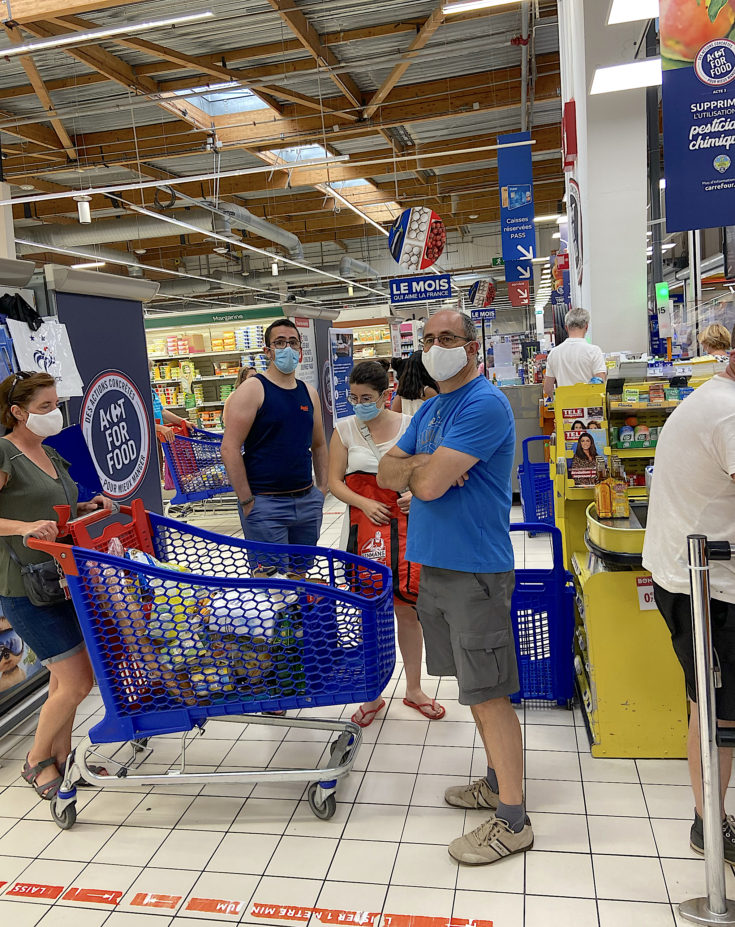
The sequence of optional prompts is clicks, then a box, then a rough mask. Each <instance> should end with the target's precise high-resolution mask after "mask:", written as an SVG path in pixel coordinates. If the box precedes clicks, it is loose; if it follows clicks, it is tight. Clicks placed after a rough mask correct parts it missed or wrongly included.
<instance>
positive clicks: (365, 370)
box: [329, 361, 444, 727]
mask: <svg viewBox="0 0 735 927" xmlns="http://www.w3.org/2000/svg"><path fill="white" fill-rule="evenodd" d="M387 392H388V374H387V373H386V371H385V370H384V369H383V367H382V365H381V364H379V363H375V362H374V361H363V362H362V363H361V364H357V365H356V366H355V367H354V368H353V370H352V373H351V374H350V395H349V397H348V399H349V401H350V403H351V404H352V406H353V407H354V409H355V414H354V415H353V416H350V417H349V418H343V419H340V420H339V421H338V422H337V427H336V429H335V431H334V433H333V435H332V442H331V444H330V446H329V489H330V491H331V493H332V495H333V496H335V497H336V498H337V499H339V500H340V501H341V502H345V503H346V504H347V511H346V512H345V529H346V530H345V532H344V534H343V544H342V546H343V547H344V548H345V549H346V550H348V551H350V552H351V553H354V554H360V553H362V551H361V550H358V549H356V547H358V546H359V545H355V544H354V543H353V535H354V534H356V533H357V532H356V531H355V532H352V535H351V534H350V525H351V524H352V523H356V522H357V521H358V518H356V515H357V512H361V513H362V516H363V517H364V518H365V519H367V520H368V521H369V522H370V523H371V525H376V526H378V527H380V526H383V525H390V526H391V531H390V532H389V539H388V545H387V546H386V545H385V544H381V547H382V549H383V550H385V551H386V553H387V554H388V556H386V557H382V558H380V557H379V558H378V559H379V560H380V562H383V563H385V565H386V566H388V567H392V568H393V579H394V590H395V595H394V607H395V612H396V619H397V625H398V647H399V649H400V651H401V656H402V658H403V669H404V672H405V676H406V696H405V698H404V700H403V702H404V704H405V705H408V706H409V707H410V708H415V709H416V710H417V711H419V712H421V714H422V715H424V717H426V718H428V719H429V720H430V721H435V720H438V719H439V718H443V717H444V708H443V707H442V706H441V705H439V704H437V702H436V701H435V700H434V699H433V698H430V697H429V696H428V695H427V694H426V693H425V692H424V691H423V689H422V688H421V656H422V653H423V635H422V633H421V625H420V624H419V622H418V618H417V616H416V609H415V608H414V604H415V598H414V597H413V595H411V594H410V593H409V592H408V590H406V589H405V588H403V589H402V588H401V586H400V582H399V585H398V589H396V581H397V580H399V577H400V576H401V574H402V573H404V572H405V571H403V570H401V569H400V568H399V564H398V558H399V556H400V554H399V550H398V548H399V547H400V546H401V545H400V544H399V542H398V537H399V536H400V538H401V539H403V540H405V537H406V531H407V528H408V510H409V507H410V505H411V493H410V492H403V493H400V495H398V497H397V499H396V496H395V494H393V493H391V492H390V491H387V490H381V489H380V488H379V487H378V484H377V482H376V475H377V473H378V463H379V458H380V457H382V456H383V454H385V453H386V452H387V451H389V450H390V449H391V448H392V447H393V445H394V444H395V443H396V441H397V440H398V439H399V438H400V437H401V436H402V435H403V433H404V432H405V431H406V429H407V428H408V426H409V424H410V421H411V418H410V416H409V415H405V414H404V415H399V414H398V413H396V412H391V410H390V409H388V408H386V405H385V399H386V395H387ZM363 429H364V430H365V431H366V432H367V434H364V433H363ZM386 494H387V495H389V496H390V495H392V496H393V500H392V502H388V501H387V500H386V501H381V500H383V499H386ZM355 510H357V512H356V511H355ZM355 527H357V525H355ZM394 536H395V537H394ZM386 561H387V562H386ZM384 706H385V700H384V699H383V698H382V697H381V696H379V697H378V698H377V699H375V700H374V701H372V702H366V703H365V704H363V705H361V706H360V707H359V708H358V709H357V711H356V712H355V714H353V716H352V720H353V721H354V722H355V724H359V725H360V727H367V726H368V725H369V724H372V722H373V720H374V718H375V716H376V714H377V713H378V712H379V711H380V710H381V709H382V708H383V707H384Z"/></svg>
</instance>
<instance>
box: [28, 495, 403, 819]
mask: <svg viewBox="0 0 735 927" xmlns="http://www.w3.org/2000/svg"><path fill="white" fill-rule="evenodd" d="M57 511H58V512H59V531H60V534H62V535H63V534H65V533H69V534H71V536H72V542H73V543H72V545H71V546H69V545H66V544H61V543H58V542H53V543H47V542H43V541H39V540H37V539H35V538H32V537H29V538H27V539H26V543H27V544H28V546H29V547H32V548H34V549H37V550H43V551H45V552H47V553H48V554H50V555H51V556H53V557H55V558H56V561H57V563H58V564H59V565H60V567H61V569H62V570H63V572H64V575H65V577H66V581H67V583H68V588H69V590H70V594H71V599H72V601H73V603H74V606H75V608H76V611H77V615H78V617H79V623H80V625H81V628H82V632H83V634H84V639H85V642H86V644H87V648H88V650H89V654H90V658H91V661H92V666H93V667H94V673H95V677H96V679H97V683H98V685H99V688H100V693H101V695H102V700H103V702H104V708H105V714H104V717H103V719H102V720H101V721H99V722H98V723H97V724H95V725H94V726H93V727H92V728H91V729H90V731H89V734H88V736H87V738H86V739H85V740H84V741H83V743H82V744H81V745H80V746H79V747H77V748H76V750H75V751H74V754H73V756H72V757H70V759H69V761H68V763H67V768H66V770H65V776H64V782H63V783H62V786H61V788H60V789H59V792H58V795H57V796H56V798H55V799H54V800H53V802H52V803H51V810H52V815H53V817H54V820H56V822H57V823H58V824H59V826H61V827H62V828H68V827H71V826H72V825H73V824H74V821H75V820H76V806H75V801H76V790H75V787H74V783H75V782H76V781H78V779H79V778H80V777H83V778H84V779H85V780H87V781H88V782H90V783H92V784H94V785H99V786H103V787H106V788H110V787H113V788H114V787H115V786H116V785H117V786H118V787H120V786H123V785H124V784H125V783H128V786H129V784H130V783H131V782H133V783H139V784H141V785H154V784H161V783H164V782H171V781H174V782H186V783H191V782H200V783H205V782H221V781H223V780H225V781H227V780H235V781H238V782H243V783H248V782H254V781H257V782H263V781H279V782H283V781H302V780H303V781H304V782H308V783H310V786H309V790H308V799H309V803H310V805H311V807H312V809H313V810H314V813H315V814H316V815H317V816H318V817H321V818H324V819H326V818H329V817H331V816H332V815H333V814H334V811H335V808H336V804H335V801H336V799H335V791H336V786H337V779H338V778H340V777H341V776H344V775H346V774H347V773H348V772H349V771H350V769H351V767H352V763H353V762H354V758H355V755H356V752H357V750H358V748H359V746H360V742H361V729H360V728H359V727H358V725H356V724H354V723H352V722H351V721H323V720H317V719H315V718H311V717H305V718H301V717H299V718H274V717H267V718H263V717H259V716H256V713H257V712H274V711H284V710H286V709H297V708H298V709H301V708H317V707H321V706H327V705H345V704H352V703H356V702H363V701H369V700H372V699H374V698H377V696H378V695H379V694H380V693H381V692H382V691H383V689H384V688H385V686H386V684H387V683H388V680H389V679H390V677H391V674H392V672H393V668H394V665H395V644H394V629H393V620H394V618H393V585H392V580H391V573H390V570H388V569H387V568H386V567H384V566H382V565H380V564H375V563H373V562H372V561H369V560H365V559H363V558H361V557H356V556H352V555H350V554H347V553H344V552H342V551H338V550H331V549H325V548H309V547H282V546H278V545H274V544H253V543H251V542H245V541H242V540H239V539H236V538H231V537H226V536H223V535H217V534H212V533H210V532H208V531H204V530H202V529H199V528H195V527H192V526H190V525H187V524H184V523H181V522H178V521H173V520H171V519H168V518H164V517H162V516H159V515H156V514H154V513H152V512H146V510H145V508H144V506H143V502H142V500H140V499H136V500H134V501H133V503H132V504H131V506H130V507H125V506H123V507H121V508H120V513H121V514H117V515H110V513H108V512H104V511H98V512H94V513H91V514H90V515H86V516H82V517H81V518H79V519H76V520H75V521H73V522H68V521H67V519H68V518H69V508H68V506H59V507H58V509H57ZM121 519H123V520H121ZM100 529H101V530H100ZM93 532H97V533H96V534H94V533H93ZM110 549H112V550H116V551H117V553H108V552H107V551H108V550H110ZM123 551H125V556H122V555H121V554H122V553H123ZM243 714H247V721H248V723H268V724H281V725H287V726H290V727H309V728H313V729H317V730H322V731H327V732H332V731H334V732H337V733H338V735H339V736H338V737H337V739H336V740H335V741H334V742H333V744H332V745H331V749H330V752H329V759H328V761H327V766H326V767H323V768H316V769H301V770H282V769H267V770H264V771H260V770H258V771H236V770H232V769H228V770H227V771H224V772H222V771H219V772H206V773H202V772H198V773H189V772H186V771H185V741H186V735H188V734H189V733H190V732H192V731H194V730H195V729H196V730H197V731H201V730H202V729H203V728H204V725H205V724H206V722H207V720H208V719H209V718H217V719H219V720H225V721H226V720H237V721H240V722H242V721H243V720H244V719H243V718H242V715H243ZM171 733H181V734H182V735H183V737H182V761H181V767H180V768H178V769H177V770H175V771H174V772H171V770H169V771H168V772H166V773H163V774H161V773H152V772H146V771H145V770H144V769H143V768H140V763H138V765H137V766H134V763H133V758H134V757H133V758H131V760H130V761H128V760H127V759H126V760H125V761H124V762H118V761H116V760H114V758H113V759H112V760H111V759H110V758H109V757H107V756H104V757H103V760H104V763H105V765H106V766H107V767H108V769H109V768H110V766H111V765H113V767H115V766H116V769H113V773H114V774H111V775H109V776H100V775H97V774H95V772H94V771H93V770H92V769H91V768H90V765H89V764H90V763H91V762H92V757H99V756H100V753H99V751H98V750H97V749H96V748H98V747H99V745H101V744H113V743H120V744H124V743H132V744H134V745H136V747H138V748H140V747H141V745H142V747H145V748H147V742H148V738H151V737H154V736H157V735H163V734H171ZM133 755H135V750H133ZM96 762H97V763H99V759H96Z"/></svg>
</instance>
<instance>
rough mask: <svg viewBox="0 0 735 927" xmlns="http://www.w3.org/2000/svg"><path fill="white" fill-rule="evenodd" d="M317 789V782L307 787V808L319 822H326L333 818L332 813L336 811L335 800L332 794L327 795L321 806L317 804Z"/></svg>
mask: <svg viewBox="0 0 735 927" xmlns="http://www.w3.org/2000/svg"><path fill="white" fill-rule="evenodd" d="M318 788H319V783H318V782H312V784H311V785H310V786H309V791H308V793H307V797H308V799H309V807H310V808H311V810H312V811H313V812H314V814H315V815H316V816H317V817H318V818H319V820H320V821H328V820H329V819H330V818H331V817H334V812H335V811H336V810H337V799H336V798H335V795H334V792H333V793H332V794H331V795H327V797H326V798H325V799H324V803H323V804H321V805H319V804H317V799H316V793H317V789H318Z"/></svg>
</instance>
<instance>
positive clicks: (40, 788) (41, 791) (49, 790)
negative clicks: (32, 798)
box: [20, 753, 64, 801]
mask: <svg viewBox="0 0 735 927" xmlns="http://www.w3.org/2000/svg"><path fill="white" fill-rule="evenodd" d="M49 766H56V758H55V757H51V758H50V759H48V760H41V762H40V763H37V764H36V765H35V766H31V765H30V764H29V762H28V754H27V753H26V761H25V763H24V764H23V769H22V770H21V773H20V774H21V776H22V777H23V778H24V779H25V781H26V782H27V783H28V784H29V785H32V786H33V788H34V789H35V790H36V794H37V795H39V796H40V797H41V798H43V800H44V801H51V799H52V798H55V797H56V793H57V792H58V791H59V786H60V785H61V783H62V782H63V781H64V777H63V776H57V777H56V778H55V779H52V780H51V781H50V782H44V784H43V785H38V783H37V782H36V779H38V775H39V773H40V772H42V770H44V769H48V767H49Z"/></svg>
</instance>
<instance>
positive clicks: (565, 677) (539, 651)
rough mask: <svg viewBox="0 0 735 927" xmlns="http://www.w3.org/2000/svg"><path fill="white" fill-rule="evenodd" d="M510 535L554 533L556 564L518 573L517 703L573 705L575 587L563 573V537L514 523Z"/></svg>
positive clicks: (556, 532) (545, 527)
mask: <svg viewBox="0 0 735 927" xmlns="http://www.w3.org/2000/svg"><path fill="white" fill-rule="evenodd" d="M510 530H511V531H526V532H529V533H530V534H550V535H551V545H552V552H553V565H552V566H551V568H547V569H537V568H534V569H530V570H527V569H523V570H516V573H515V590H514V592H513V604H512V608H511V611H512V618H513V631H514V637H515V645H516V656H517V658H518V673H519V677H520V684H521V688H520V690H519V691H518V692H517V693H516V694H515V695H514V696H512V697H511V700H512V701H514V702H520V701H521V700H523V701H530V700H534V699H539V700H541V701H547V702H556V703H557V704H559V705H570V704H571V701H572V698H573V696H574V650H573V647H574V582H573V579H572V575H571V573H569V571H568V570H565V569H564V565H563V564H564V559H563V554H562V543H561V532H560V531H559V529H558V528H556V527H554V526H551V525H544V524H541V523H540V522H535V523H534V522H521V523H518V524H511V526H510Z"/></svg>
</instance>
